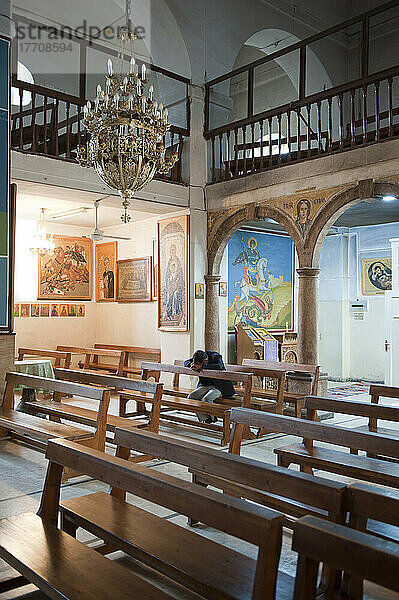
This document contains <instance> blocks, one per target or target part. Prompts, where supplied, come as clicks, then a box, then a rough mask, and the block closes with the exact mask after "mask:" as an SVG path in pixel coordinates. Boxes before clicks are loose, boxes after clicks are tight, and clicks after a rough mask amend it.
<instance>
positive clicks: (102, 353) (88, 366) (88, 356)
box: [57, 346, 126, 376]
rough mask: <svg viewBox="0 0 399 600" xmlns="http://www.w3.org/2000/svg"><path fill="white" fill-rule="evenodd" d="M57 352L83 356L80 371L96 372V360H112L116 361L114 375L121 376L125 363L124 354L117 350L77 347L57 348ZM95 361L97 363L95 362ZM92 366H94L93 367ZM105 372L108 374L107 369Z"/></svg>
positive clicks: (97, 368)
mask: <svg viewBox="0 0 399 600" xmlns="http://www.w3.org/2000/svg"><path fill="white" fill-rule="evenodd" d="M57 350H58V351H60V352H70V353H71V354H78V355H84V357H85V359H84V362H83V364H82V369H84V370H85V371H93V370H94V371H97V370H99V369H100V366H99V363H98V359H99V357H105V358H108V359H110V358H114V359H116V360H117V363H118V364H117V365H116V370H115V374H116V375H118V376H122V375H123V365H124V363H125V360H126V358H125V354H126V353H125V352H123V351H120V350H119V351H118V350H103V349H101V348H83V347H79V346H57ZM96 361H97V362H96ZM93 365H96V366H94V367H93ZM104 370H105V372H109V369H107V368H105V369H104Z"/></svg>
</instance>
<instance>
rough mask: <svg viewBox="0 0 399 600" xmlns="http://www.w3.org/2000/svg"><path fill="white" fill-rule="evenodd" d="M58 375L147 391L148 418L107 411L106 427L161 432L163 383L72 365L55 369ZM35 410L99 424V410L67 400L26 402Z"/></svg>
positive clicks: (113, 386)
mask: <svg viewBox="0 0 399 600" xmlns="http://www.w3.org/2000/svg"><path fill="white" fill-rule="evenodd" d="M55 376H56V378H57V379H61V380H63V381H73V382H75V383H80V384H84V385H94V386H97V387H104V388H107V389H109V390H120V389H121V388H124V390H131V391H133V392H134V393H136V394H138V395H139V396H141V395H144V396H145V400H146V402H147V403H150V404H151V410H150V411H149V413H148V417H146V418H145V419H143V418H141V419H126V418H125V417H117V416H115V415H110V414H108V415H107V422H106V428H107V431H108V432H111V433H114V432H115V430H116V428H117V427H126V426H129V427H138V428H144V429H148V431H153V432H154V433H158V430H159V414H160V410H161V398H162V388H163V384H162V383H153V382H151V381H138V380H137V379H127V378H125V377H116V376H115V375H103V374H100V373H90V372H85V371H80V370H79V371H74V370H72V369H56V372H55ZM27 405H28V406H29V407H31V408H32V410H33V411H35V412H41V413H46V414H48V415H50V418H51V417H55V418H57V419H67V420H68V421H72V422H76V423H80V424H82V425H86V426H90V427H93V426H95V424H96V420H97V413H96V411H94V410H91V409H89V408H85V407H81V406H74V405H72V404H69V403H67V402H59V401H54V400H50V401H42V402H34V403H29V402H28V403H27ZM106 441H107V442H110V443H114V440H113V438H110V437H107V438H106ZM151 458H152V455H148V456H138V457H135V458H134V459H132V460H133V462H142V461H144V460H149V459H151Z"/></svg>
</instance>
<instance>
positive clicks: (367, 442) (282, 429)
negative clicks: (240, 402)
mask: <svg viewBox="0 0 399 600" xmlns="http://www.w3.org/2000/svg"><path fill="white" fill-rule="evenodd" d="M368 406H369V407H370V405H368ZM374 408H377V407H374ZM378 408H382V407H378ZM384 408H385V407H384ZM254 412H255V413H258V414H255V415H254V414H253V413H254ZM231 419H232V420H233V421H234V422H236V421H239V422H240V423H241V424H244V425H249V426H251V423H252V422H254V420H256V422H257V423H259V424H260V425H261V426H262V427H264V428H265V429H266V430H268V431H273V432H276V433H285V434H287V435H293V436H298V437H301V438H304V444H305V446H306V447H308V448H311V447H312V445H313V441H314V440H315V441H319V442H325V443H327V444H334V445H336V446H344V447H347V448H358V449H359V450H365V451H366V452H370V453H372V454H383V455H385V456H390V457H392V458H399V439H398V438H397V437H395V436H388V435H379V434H377V433H373V432H360V431H353V430H351V429H348V428H343V427H339V426H338V425H330V424H325V423H318V422H315V421H311V420H307V419H297V418H295V417H288V416H285V415H284V416H283V415H275V414H272V413H266V412H263V411H253V410H251V409H248V408H233V409H232V411H231Z"/></svg>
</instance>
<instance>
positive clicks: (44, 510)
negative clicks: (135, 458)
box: [0, 382, 175, 600]
mask: <svg viewBox="0 0 399 600" xmlns="http://www.w3.org/2000/svg"><path fill="white" fill-rule="evenodd" d="M57 383H58V384H61V383H62V382H57ZM63 385H73V384H63ZM92 389H94V388H92ZM53 442H54V440H52V441H49V455H48V457H49V459H50V461H51V462H50V463H49V466H48V469H47V475H46V482H45V486H44V490H43V494H42V500H41V505H40V509H39V512H38V515H35V514H33V513H25V514H22V515H18V516H13V517H9V518H7V519H1V520H0V558H1V559H2V560H4V561H5V562H6V563H8V564H9V565H10V566H11V567H12V568H13V569H15V570H16V571H17V572H19V573H20V575H19V576H17V577H15V576H14V577H12V578H10V579H9V580H3V581H2V583H1V588H0V589H1V591H9V590H16V589H18V588H20V587H21V586H24V585H27V584H28V583H33V584H34V585H35V586H36V587H37V588H39V590H41V591H42V592H43V594H45V597H48V598H54V599H59V600H61V599H64V600H65V599H68V600H93V599H96V600H115V598H117V599H118V600H132V598H143V599H145V600H173V598H175V595H170V594H169V593H167V592H166V591H163V590H162V589H161V588H160V587H155V586H154V585H152V584H151V583H148V582H147V581H145V580H144V579H143V578H141V577H139V576H138V575H136V574H135V573H133V572H132V571H130V570H128V569H127V568H125V567H123V566H121V565H119V564H118V563H117V562H116V561H113V560H109V559H108V558H106V557H105V556H102V555H101V554H99V553H98V552H96V551H95V550H94V549H92V548H89V547H88V546H86V545H85V544H84V543H82V542H79V541H78V540H76V539H75V538H73V537H72V536H70V535H68V534H67V533H65V532H63V531H62V530H60V529H58V528H57V518H58V505H59V497H60V487H61V481H62V473H63V466H66V467H67V468H68V467H70V466H72V465H73V469H77V468H79V469H81V471H82V472H83V473H85V474H86V473H87V474H89V475H90V474H92V472H93V470H94V476H95V466H92V465H91V464H90V467H88V468H87V469H86V464H87V461H85V457H86V456H87V455H88V456H90V457H91V456H93V455H94V457H95V460H97V463H98V464H101V465H102V470H103V472H104V480H105V481H111V482H114V481H115V478H117V477H118V469H117V467H115V465H114V464H113V463H112V461H113V460H115V459H111V458H108V457H107V456H106V455H105V454H102V453H99V452H98V451H96V450H92V449H89V448H85V449H83V447H82V446H80V445H78V444H76V443H75V442H73V443H72V447H71V448H70V447H69V446H68V444H66V446H65V447H63V446H62V445H60V446H59V447H58V446H56V445H54V446H55V447H56V451H54V448H53ZM81 450H82V451H81ZM80 451H81V452H80ZM72 452H74V453H75V456H77V457H78V458H77V460H71V461H69V460H68V458H69V454H70V453H72ZM53 456H54V457H55V456H56V458H55V460H53ZM64 457H65V460H64ZM101 458H102V459H103V460H101ZM123 462H124V463H126V464H127V465H128V464H129V463H128V462H127V461H123ZM111 473H112V475H111ZM129 474H130V475H131V477H130V482H131V485H132V487H134V485H135V481H136V478H135V472H134V471H133V472H132V473H129ZM107 475H108V478H107ZM141 479H143V476H141ZM147 480H148V481H149V483H151V477H147V479H146V480H145V481H147Z"/></svg>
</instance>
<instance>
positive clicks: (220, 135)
mask: <svg viewBox="0 0 399 600" xmlns="http://www.w3.org/2000/svg"><path fill="white" fill-rule="evenodd" d="M222 144H223V142H222V134H221V133H219V181H223V179H224V168H223V145H222Z"/></svg>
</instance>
